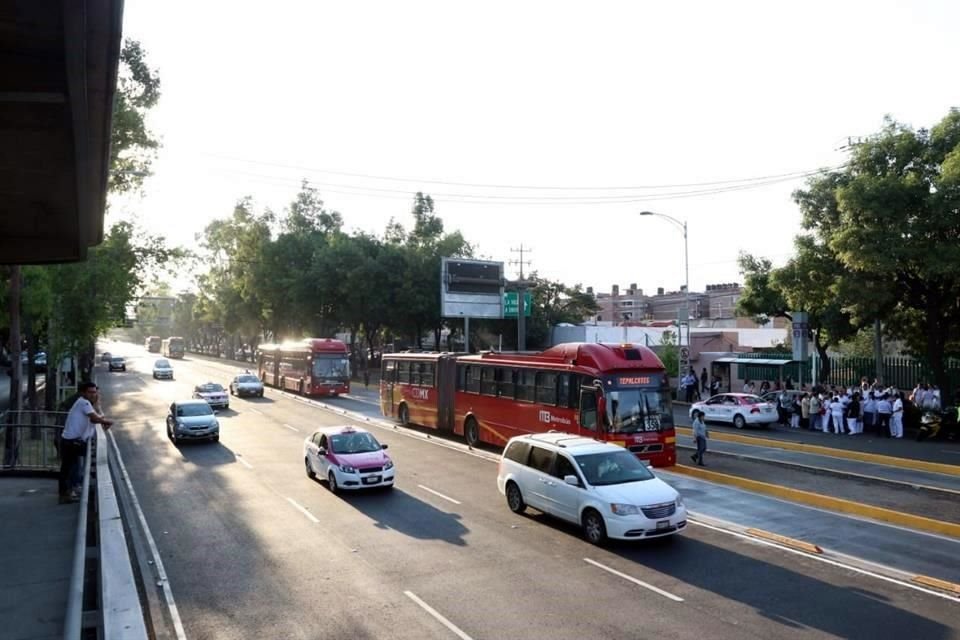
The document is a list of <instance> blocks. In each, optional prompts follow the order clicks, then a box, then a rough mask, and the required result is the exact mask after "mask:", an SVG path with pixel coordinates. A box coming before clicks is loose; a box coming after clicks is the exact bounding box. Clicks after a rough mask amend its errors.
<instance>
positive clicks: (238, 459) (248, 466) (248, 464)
mask: <svg viewBox="0 0 960 640" xmlns="http://www.w3.org/2000/svg"><path fill="white" fill-rule="evenodd" d="M237 461H238V462H239V463H240V464H242V465H243V466H245V467H246V468H247V469H253V465H252V464H250V463H249V462H247V461H246V460H244V459H243V458H242V457H241V456H239V455H238V456H237Z"/></svg>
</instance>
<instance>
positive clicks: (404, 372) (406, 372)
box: [397, 360, 410, 384]
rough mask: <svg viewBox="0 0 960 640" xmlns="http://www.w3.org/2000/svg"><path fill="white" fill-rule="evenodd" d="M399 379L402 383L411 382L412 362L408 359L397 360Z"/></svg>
mask: <svg viewBox="0 0 960 640" xmlns="http://www.w3.org/2000/svg"><path fill="white" fill-rule="evenodd" d="M397 379H398V380H399V381H400V384H410V362H408V361H407V360H400V361H399V362H397Z"/></svg>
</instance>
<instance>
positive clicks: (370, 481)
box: [363, 476, 380, 484]
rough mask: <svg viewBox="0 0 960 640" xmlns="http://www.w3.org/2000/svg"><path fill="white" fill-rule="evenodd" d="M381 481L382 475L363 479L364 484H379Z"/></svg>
mask: <svg viewBox="0 0 960 640" xmlns="http://www.w3.org/2000/svg"><path fill="white" fill-rule="evenodd" d="M378 482H380V476H367V477H366V478H364V479H363V484H377V483H378Z"/></svg>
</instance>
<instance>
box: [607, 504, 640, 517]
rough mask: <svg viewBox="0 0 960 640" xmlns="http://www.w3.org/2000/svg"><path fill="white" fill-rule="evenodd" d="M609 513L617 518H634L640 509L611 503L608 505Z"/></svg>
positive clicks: (631, 505)
mask: <svg viewBox="0 0 960 640" xmlns="http://www.w3.org/2000/svg"><path fill="white" fill-rule="evenodd" d="M610 511H612V512H614V513H615V514H617V515H618V516H635V515H637V514H639V513H640V507H638V506H637V505H635V504H617V503H616V502H613V503H611V504H610Z"/></svg>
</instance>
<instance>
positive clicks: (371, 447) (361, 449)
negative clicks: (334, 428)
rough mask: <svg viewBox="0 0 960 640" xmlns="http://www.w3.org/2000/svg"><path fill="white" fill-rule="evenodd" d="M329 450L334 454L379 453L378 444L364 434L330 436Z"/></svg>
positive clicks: (368, 435) (367, 434)
mask: <svg viewBox="0 0 960 640" xmlns="http://www.w3.org/2000/svg"><path fill="white" fill-rule="evenodd" d="M330 448H331V450H332V451H333V452H334V453H370V452H371V451H379V450H380V443H379V442H377V440H376V439H375V438H374V437H373V436H372V435H370V434H369V433H366V432H355V433H338V434H336V435H332V436H330Z"/></svg>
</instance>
